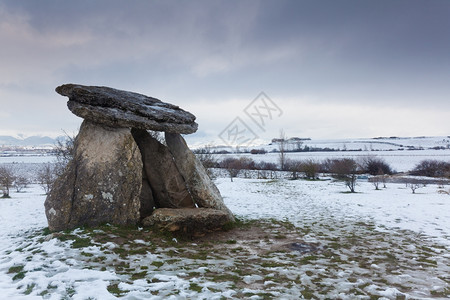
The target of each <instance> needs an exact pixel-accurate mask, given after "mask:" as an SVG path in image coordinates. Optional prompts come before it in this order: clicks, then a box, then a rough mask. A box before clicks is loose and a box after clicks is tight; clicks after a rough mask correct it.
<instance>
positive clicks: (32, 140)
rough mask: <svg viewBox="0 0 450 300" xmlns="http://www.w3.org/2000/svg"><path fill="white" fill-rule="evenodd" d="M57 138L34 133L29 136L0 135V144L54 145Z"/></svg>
mask: <svg viewBox="0 0 450 300" xmlns="http://www.w3.org/2000/svg"><path fill="white" fill-rule="evenodd" d="M57 139H58V138H51V137H48V136H36V135H35V136H29V137H24V136H21V135H18V136H17V137H14V136H9V135H0V146H22V147H23V146H50V145H55V143H56V140H57Z"/></svg>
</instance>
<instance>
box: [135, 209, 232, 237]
mask: <svg viewBox="0 0 450 300" xmlns="http://www.w3.org/2000/svg"><path fill="white" fill-rule="evenodd" d="M229 221H230V219H229V216H228V214H227V213H226V212H224V211H221V210H217V209H212V208H178V209H173V208H158V209H156V210H155V211H154V212H153V214H152V215H151V216H149V217H147V218H145V219H144V220H143V222H142V223H143V225H144V226H158V227H160V228H161V229H163V230H167V231H172V232H174V231H180V232H189V233H202V232H206V231H211V230H216V229H220V228H221V227H223V225H225V224H226V223H228V222H229Z"/></svg>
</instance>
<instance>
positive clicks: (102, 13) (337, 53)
mask: <svg viewBox="0 0 450 300" xmlns="http://www.w3.org/2000/svg"><path fill="white" fill-rule="evenodd" d="M0 41H1V44H0V63H1V64H0V135H5V134H8V135H13V134H14V135H15V134H19V133H22V134H25V135H34V134H41V135H51V136H56V135H60V134H61V133H62V130H65V131H67V132H74V131H76V130H77V128H78V126H79V125H80V124H81V121H82V120H81V119H80V118H78V117H76V116H74V115H72V113H71V112H70V111H69V110H68V109H67V107H66V100H67V98H65V97H62V96H60V95H58V94H57V93H56V92H55V91H54V89H55V87H56V86H58V85H61V84H64V83H79V84H85V85H103V86H110V87H114V88H118V89H124V90H130V91H134V92H138V93H142V94H145V95H148V96H152V97H156V98H158V99H161V100H163V101H166V102H170V103H173V104H176V105H179V106H180V107H182V108H183V109H185V110H188V111H190V112H191V113H193V114H194V115H196V116H197V122H198V123H199V130H198V132H197V133H196V134H194V135H192V136H191V137H190V139H189V141H190V142H191V143H195V142H197V141H207V142H213V141H215V142H220V140H221V139H220V137H219V136H220V134H221V133H222V132H223V131H224V130H225V129H227V128H230V127H229V124H230V123H231V122H232V121H233V120H235V119H236V117H239V122H240V125H239V126H241V127H242V126H246V127H247V128H248V129H249V130H251V131H252V132H253V133H254V134H255V136H256V137H258V138H260V139H265V140H269V139H271V138H272V137H276V136H278V135H279V131H280V129H284V131H285V133H286V135H287V136H289V137H292V136H299V137H310V138H313V139H323V138H345V137H375V136H419V135H450V120H449V119H450V114H449V112H450V1H448V0H423V1H414V0H405V1H394V0H392V1H383V0H377V1H360V0H354V1H336V0H332V1H313V0H310V1H228V0H227V1H133V0H131V1H111V0H108V1H106V0H105V1H92V0H85V1H56V0H40V1H35V0H29V1H26V0H22V1H16V0H11V1H8V0H0ZM261 92H264V93H265V95H266V96H267V97H268V98H269V99H270V100H271V101H269V100H267V101H266V103H270V104H271V105H272V107H276V108H277V110H272V111H271V112H273V113H272V115H271V117H272V118H271V119H270V118H266V119H265V122H264V125H263V126H258V124H257V123H256V122H254V121H253V120H252V119H251V117H250V116H251V114H250V116H249V115H247V114H246V113H245V111H244V110H245V109H246V108H248V107H249V106H250V107H249V108H248V110H251V109H253V106H255V105H256V106H257V105H258V101H259V100H258V99H257V100H258V101H256V102H253V104H252V101H253V100H254V99H255V98H256V97H257V96H258V95H260V93H261ZM252 105H253V106H252ZM274 105H275V106H274ZM266 112H269V111H266ZM260 113H262V112H261V110H260ZM266 115H268V114H266ZM243 124H244V125H243ZM259 125H261V124H259Z"/></svg>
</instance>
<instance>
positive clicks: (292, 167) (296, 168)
mask: <svg viewBox="0 0 450 300" xmlns="http://www.w3.org/2000/svg"><path fill="white" fill-rule="evenodd" d="M302 165H303V164H302V162H301V161H299V160H292V159H287V160H286V162H285V166H284V168H285V170H286V171H289V172H291V173H292V175H291V176H292V179H298V178H299V174H300V172H301V171H302Z"/></svg>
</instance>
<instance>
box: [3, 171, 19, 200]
mask: <svg viewBox="0 0 450 300" xmlns="http://www.w3.org/2000/svg"><path fill="white" fill-rule="evenodd" d="M15 179H16V177H15V175H14V171H13V169H12V168H11V167H7V166H1V167H0V187H1V189H2V192H3V196H2V198H11V197H10V196H9V190H10V188H11V187H12V186H13V184H14V180H15Z"/></svg>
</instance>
